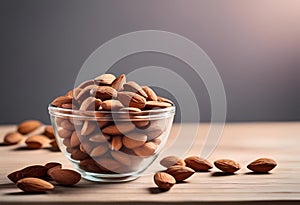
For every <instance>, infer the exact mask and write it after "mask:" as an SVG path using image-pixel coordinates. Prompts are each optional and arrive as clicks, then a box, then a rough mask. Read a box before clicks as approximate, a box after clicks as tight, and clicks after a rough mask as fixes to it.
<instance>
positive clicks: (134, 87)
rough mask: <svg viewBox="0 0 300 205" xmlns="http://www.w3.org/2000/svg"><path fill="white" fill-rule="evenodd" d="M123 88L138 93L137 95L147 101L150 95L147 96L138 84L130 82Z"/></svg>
mask: <svg viewBox="0 0 300 205" xmlns="http://www.w3.org/2000/svg"><path fill="white" fill-rule="evenodd" d="M123 87H124V90H125V91H130V92H133V93H137V94H139V95H141V96H143V97H144V98H145V99H147V98H148V95H147V94H146V92H145V91H144V90H143V88H141V86H139V84H137V83H136V82H133V81H129V82H127V83H125V84H124V86H123Z"/></svg>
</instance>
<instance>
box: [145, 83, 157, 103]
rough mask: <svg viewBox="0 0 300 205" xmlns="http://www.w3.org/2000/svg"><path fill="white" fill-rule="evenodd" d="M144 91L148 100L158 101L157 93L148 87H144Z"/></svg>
mask: <svg viewBox="0 0 300 205" xmlns="http://www.w3.org/2000/svg"><path fill="white" fill-rule="evenodd" d="M142 89H143V90H144V92H145V93H146V94H147V96H148V97H147V98H146V99H147V100H148V101H157V95H156V93H155V92H154V91H153V90H152V89H151V88H150V87H148V86H142Z"/></svg>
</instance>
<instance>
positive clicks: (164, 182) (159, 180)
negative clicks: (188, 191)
mask: <svg viewBox="0 0 300 205" xmlns="http://www.w3.org/2000/svg"><path fill="white" fill-rule="evenodd" d="M154 182H155V184H156V185H157V186H158V187H159V188H160V189H163V190H169V189H171V188H172V187H173V186H174V184H175V183H176V180H175V178H174V177H173V176H172V175H170V174H168V173H165V172H157V173H156V174H155V175H154Z"/></svg>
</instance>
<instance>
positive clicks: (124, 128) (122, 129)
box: [102, 122, 135, 135]
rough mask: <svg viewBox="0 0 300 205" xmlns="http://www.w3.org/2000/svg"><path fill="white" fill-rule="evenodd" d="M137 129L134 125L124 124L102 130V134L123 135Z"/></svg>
mask: <svg viewBox="0 0 300 205" xmlns="http://www.w3.org/2000/svg"><path fill="white" fill-rule="evenodd" d="M134 129H135V126H134V124H132V123H130V122H122V123H118V124H113V125H109V126H107V127H105V128H103V129H102V132H103V133H104V134H107V135H122V134H126V133H128V132H130V131H132V130H134Z"/></svg>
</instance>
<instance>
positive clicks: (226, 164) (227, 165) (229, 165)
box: [214, 159, 241, 173]
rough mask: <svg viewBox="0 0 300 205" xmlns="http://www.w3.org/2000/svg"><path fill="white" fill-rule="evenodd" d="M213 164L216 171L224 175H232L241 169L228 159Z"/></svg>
mask: <svg viewBox="0 0 300 205" xmlns="http://www.w3.org/2000/svg"><path fill="white" fill-rule="evenodd" d="M214 164H215V166H216V167H217V168H218V169H220V170H221V171H223V172H225V173H234V172H236V171H238V170H239V169H240V168H241V166H240V164H239V163H237V162H235V161H233V160H230V159H219V160H217V161H215V162H214Z"/></svg>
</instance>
